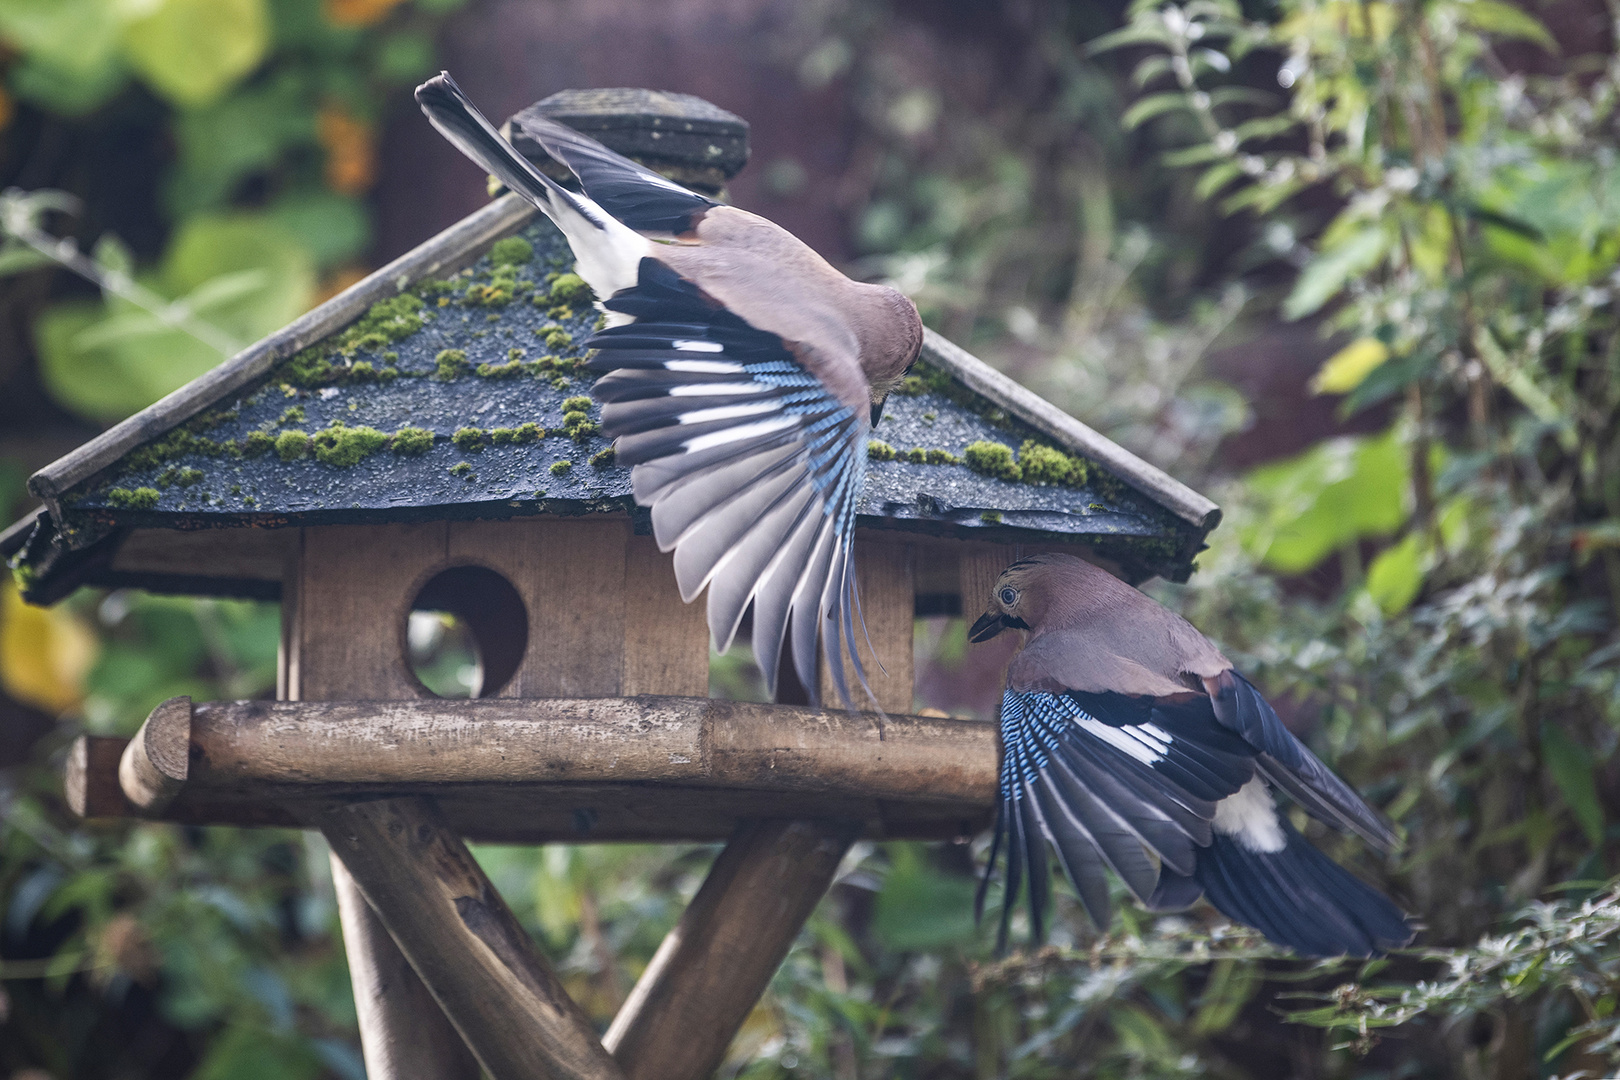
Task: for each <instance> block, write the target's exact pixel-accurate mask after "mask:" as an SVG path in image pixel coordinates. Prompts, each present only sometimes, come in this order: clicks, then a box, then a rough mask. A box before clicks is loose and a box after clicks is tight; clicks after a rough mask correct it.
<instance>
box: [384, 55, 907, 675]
mask: <svg viewBox="0 0 1620 1080" xmlns="http://www.w3.org/2000/svg"><path fill="white" fill-rule="evenodd" d="M416 100H417V101H418V102H419V103H420V104H421V106H422V110H423V112H425V113H426V114H427V117H428V119H429V120H430V121H432V123H433V126H434V127H436V128H438V129H439V131H440V132H441V133H442V134H443V135H444V136H445V137H446V138H447V139H449V140H450V141H451V142H452V143H454V144H455V145H456V146H457V147H458V148H460V150H461V152H462V153H464V154H466V155H467V156H468V157H469V158H471V159H472V160H473V161H475V162H477V163H478V164H479V165H481V166H482V167H483V168H484V169H485V170H487V171H488V172H490V173H493V174H494V175H495V176H496V177H498V178H499V179H500V180H501V182H502V183H504V184H505V185H506V186H507V187H509V188H511V189H512V190H513V191H515V192H518V193H519V194H521V195H522V196H524V197H525V198H527V199H528V200H530V201H531V202H533V203H534V204H535V205H536V206H537V207H539V208H540V209H541V210H542V211H543V212H544V213H545V215H546V216H547V217H549V218H550V219H551V220H552V221H553V222H554V223H555V224H556V226H557V228H559V229H560V230H562V234H563V235H564V236H565V237H567V239H568V244H569V246H570V247H571V248H572V249H573V252H574V257H575V258H576V259H577V260H578V263H577V270H578V273H579V276H580V277H582V278H583V279H584V280H585V283H586V284H587V285H589V286H590V287H591V288H592V289H593V290H595V292H596V295H597V296H598V297H600V298H602V299H601V301H600V304H599V306H600V307H601V308H602V309H603V310H604V311H606V312H607V313H608V317H607V322H608V324H609V325H608V326H607V327H606V328H605V329H603V330H600V331H598V332H597V333H596V334H595V335H593V336H592V337H591V338H589V339H588V340H587V341H586V342H585V344H586V345H587V346H589V347H590V348H592V349H596V350H598V351H597V352H596V354H595V356H594V357H593V358H592V359H591V360H590V365H591V367H592V369H593V370H596V371H600V372H604V373H605V374H604V376H603V377H602V379H601V380H599V381H598V382H597V383H596V386H595V388H594V390H593V391H592V392H593V393H594V394H595V395H596V397H597V399H598V400H599V401H602V402H603V403H604V405H603V408H602V427H603V429H604V431H605V432H606V433H607V434H608V435H610V436H614V437H615V438H616V442H615V444H614V448H615V451H616V453H617V458H618V461H619V462H620V463H621V464H626V465H632V466H634V469H633V470H632V472H631V485H632V490H633V492H634V495H635V498H636V501H637V502H638V503H640V504H641V505H643V506H649V507H651V508H652V521H653V532H654V535H655V536H656V538H657V540H658V544H659V546H660V547H661V548H662V549H663V550H664V551H669V550H671V549H673V550H674V552H675V560H674V561H675V576H676V579H677V581H678V582H679V584H680V589H681V596H682V598H683V599H685V600H687V601H688V602H690V601H691V600H692V598H693V597H695V596H696V595H697V594H698V593H699V592H701V591H702V589H703V587H704V586H705V585H707V586H708V589H709V600H708V617H709V632H710V636H711V637H712V639H713V641H714V645H715V647H716V648H717V649H720V650H722V651H723V650H724V649H725V648H727V647H728V646H729V645H730V643H731V640H732V638H733V637H734V636H735V635H736V633H737V627H738V625H739V624H740V623H741V621H742V617H743V612H744V611H745V610H746V609H747V607H748V605H749V602H750V601H752V602H753V604H754V629H753V646H754V657H755V659H756V660H757V661H758V663H759V666H760V668H761V670H762V671H763V672H764V675H765V682H766V684H767V686H769V687H770V688H771V689H772V690H773V691H774V689H775V687H776V676H777V658H778V657H779V656H780V655H781V652H782V644H783V641H784V639H785V638H786V635H787V632H788V629H789V625H790V623H791V627H792V635H793V636H792V651H793V666H794V668H795V669H796V670H797V671H798V674H799V678H800V680H801V681H802V682H803V683H804V685H805V686H806V687H808V688H810V692H811V694H812V695H814V694H815V688H816V685H817V681H818V680H817V679H816V667H815V665H816V636H817V630H818V626H821V625H822V624H823V621H824V625H825V630H824V633H825V643H826V646H827V654H828V656H829V657H834V658H836V657H838V656H841V655H842V654H843V652H844V651H845V650H847V651H848V652H849V654H850V655H851V657H852V659H854V663H853V667H854V670H855V671H856V673H857V675H858V676H859V677H860V678H861V679H862V681H863V683H864V680H865V676H864V674H863V673H862V669H861V665H860V661H859V660H858V659H855V658H854V652H855V650H854V640H855V639H854V632H853V626H854V610H855V606H856V604H855V597H854V592H855V575H854V562H853V558H854V552H853V534H854V525H855V505H856V500H857V499H858V498H859V496H860V493H861V488H862V485H863V482H864V480H865V475H866V442H867V433H868V432H869V431H870V430H871V424H872V420H873V417H874V415H875V414H876V412H877V411H878V410H880V409H881V407H882V403H883V400H884V398H885V397H886V396H887V395H888V393H889V391H890V390H891V389H893V387H894V386H895V384H896V383H898V382H899V381H900V378H901V376H903V375H904V374H905V371H906V369H907V368H908V367H910V366H911V363H912V361H913V360H915V359H916V358H917V353H918V351H919V350H920V349H921V348H922V321H921V320H920V319H919V318H918V317H917V308H916V306H915V305H913V304H912V302H911V301H910V300H908V299H907V298H906V297H905V296H904V295H902V294H901V293H899V292H896V291H895V290H894V289H890V288H887V287H885V286H882V285H868V284H862V283H861V282H857V281H851V280H850V279H849V278H847V277H845V276H844V275H843V274H841V273H839V272H838V271H837V270H835V269H834V268H833V267H832V266H831V265H830V264H829V263H828V262H827V261H826V260H825V259H823V258H821V256H819V255H817V254H816V253H815V252H814V251H812V250H811V249H810V248H809V247H808V246H806V245H805V244H804V243H802V242H801V241H800V240H798V239H797V238H796V237H794V236H793V235H792V234H791V233H789V232H787V231H786V230H785V229H782V228H780V227H779V226H777V225H774V224H772V223H771V222H769V221H766V220H765V219H764V218H762V217H759V216H757V215H755V214H750V213H748V212H747V211H744V210H738V209H736V208H734V207H730V206H725V205H722V204H720V203H717V202H715V201H714V200H713V199H708V198H705V197H703V196H702V195H699V194H696V193H695V192H692V191H688V190H687V189H686V188H683V187H681V186H680V185H678V184H675V183H674V182H672V181H670V180H666V179H664V178H663V177H662V176H659V175H657V174H656V173H653V172H651V171H649V170H647V169H644V168H642V167H641V166H640V165H637V164H635V163H634V162H632V161H630V160H629V159H628V158H624V157H621V156H619V155H618V154H616V153H614V152H613V151H611V150H609V149H607V147H605V146H603V145H602V144H601V143H599V142H597V141H596V140H594V139H591V138H588V137H587V136H584V135H581V134H580V133H579V132H577V131H574V130H573V129H572V128H569V127H566V126H564V125H563V124H560V123H557V122H555V121H551V120H546V119H540V118H526V119H525V120H524V121H523V124H524V129H525V131H527V133H528V134H529V135H531V136H532V137H533V138H534V139H535V140H536V141H538V142H539V143H540V145H541V146H543V147H545V150H546V153H548V154H549V155H551V156H552V157H553V158H555V159H556V160H557V161H559V162H561V163H562V164H563V165H565V166H567V167H568V168H569V169H570V170H572V172H573V173H574V175H575V176H576V177H578V179H579V183H580V187H581V188H583V190H584V194H576V193H574V192H571V191H568V190H567V189H565V188H563V187H562V186H561V185H559V184H557V183H556V182H555V181H553V180H552V179H550V178H549V177H547V176H546V175H544V174H543V173H541V172H540V171H539V170H538V169H536V168H535V167H534V166H533V165H532V164H530V163H529V161H528V160H527V159H525V158H524V157H522V156H521V155H520V154H518V153H517V152H516V151H515V150H513V149H512V147H511V145H510V144H509V143H508V142H506V140H504V139H502V138H501V137H500V135H499V134H497V133H496V131H495V129H494V128H493V127H491V126H490V124H489V121H488V120H486V119H485V118H484V117H483V116H482V115H481V114H480V113H479V112H478V110H477V109H475V108H474V107H473V106H472V103H471V102H469V101H468V100H467V98H466V96H465V95H464V94H462V92H461V89H460V88H459V87H458V86H456V84H455V81H454V80H452V79H451V78H450V76H449V75H448V74H440V75H438V76H437V77H435V78H432V79H429V80H428V81H427V82H425V83H423V84H422V85H421V86H419V87H417V90H416ZM829 666H830V667H831V669H832V673H833V677H834V680H835V683H836V685H837V687H838V690H839V693H840V695H841V696H842V697H843V698H844V700H845V701H846V702H848V701H849V693H848V688H847V687H846V686H845V685H844V678H843V664H842V663H838V662H834V663H832V664H831V665H829Z"/></svg>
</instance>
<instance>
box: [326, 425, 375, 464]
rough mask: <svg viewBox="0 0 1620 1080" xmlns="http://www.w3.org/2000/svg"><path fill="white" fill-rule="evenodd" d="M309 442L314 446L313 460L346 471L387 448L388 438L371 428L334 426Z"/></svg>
mask: <svg viewBox="0 0 1620 1080" xmlns="http://www.w3.org/2000/svg"><path fill="white" fill-rule="evenodd" d="M310 441H311V442H312V443H314V445H315V460H317V461H319V462H322V463H323V464H326V465H335V466H337V467H338V468H340V469H346V468H348V467H349V466H351V465H358V464H359V463H360V462H361V461H363V460H365V459H366V458H368V457H370V456H371V455H372V454H375V453H376V452H377V451H379V450H381V449H382V448H383V447H385V446H387V445H388V436H387V435H384V434H383V433H382V432H380V431H378V430H377V429H376V428H372V427H345V426H343V425H342V424H334V425H333V426H332V427H329V428H326V429H325V430H324V431H319V432H317V433H316V434H315V437H314V438H313V439H312V440H310Z"/></svg>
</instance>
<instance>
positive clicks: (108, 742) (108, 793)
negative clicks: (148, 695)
mask: <svg viewBox="0 0 1620 1080" xmlns="http://www.w3.org/2000/svg"><path fill="white" fill-rule="evenodd" d="M128 746H129V740H128V739H123V738H119V737H118V736H116V735H80V736H79V737H78V738H77V739H74V740H73V745H72V746H70V747H68V754H67V760H66V761H65V762H64V763H63V765H62V794H63V797H64V798H65V799H66V800H67V804H68V809H70V810H72V811H73V812H74V813H75V814H78V815H79V816H80V817H82V818H86V819H88V820H92V821H93V820H96V819H98V818H120V817H133V816H135V815H137V814H139V813H140V811H139V810H138V809H137V808H136V807H133V806H131V805H130V804H129V800H128V799H126V798H125V797H124V789H123V787H122V786H120V784H119V782H118V766H119V763H120V762H121V761H122V760H123V757H124V750H125V748H127V747H128Z"/></svg>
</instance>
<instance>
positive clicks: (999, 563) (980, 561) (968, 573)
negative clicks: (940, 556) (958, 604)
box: [957, 543, 1015, 625]
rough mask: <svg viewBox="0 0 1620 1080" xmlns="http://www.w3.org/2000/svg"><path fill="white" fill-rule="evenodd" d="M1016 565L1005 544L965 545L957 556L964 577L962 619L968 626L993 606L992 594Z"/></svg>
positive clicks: (1009, 549) (962, 580) (960, 572)
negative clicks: (999, 582) (999, 581)
mask: <svg viewBox="0 0 1620 1080" xmlns="http://www.w3.org/2000/svg"><path fill="white" fill-rule="evenodd" d="M1014 561H1015V558H1014V554H1013V551H1012V549H1011V547H1009V546H1008V545H1004V544H984V543H965V544H963V545H962V548H961V552H960V554H959V555H958V556H957V567H958V569H957V573H958V574H959V575H960V576H961V589H962V617H963V618H965V619H967V621H968V623H969V625H971V624H972V622H973V620H974V619H976V618H978V617H979V615H980V614H981V613H983V612H984V611H985V610H986V609H987V608H989V606H990V593H991V591H992V590H993V589H994V588H995V586H996V580H997V579H998V578H1000V577H1001V572H1002V571H1003V570H1005V569H1007V567H1008V566H1010V565H1012V563H1013V562H1014Z"/></svg>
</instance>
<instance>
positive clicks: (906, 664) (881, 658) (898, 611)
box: [821, 534, 916, 716]
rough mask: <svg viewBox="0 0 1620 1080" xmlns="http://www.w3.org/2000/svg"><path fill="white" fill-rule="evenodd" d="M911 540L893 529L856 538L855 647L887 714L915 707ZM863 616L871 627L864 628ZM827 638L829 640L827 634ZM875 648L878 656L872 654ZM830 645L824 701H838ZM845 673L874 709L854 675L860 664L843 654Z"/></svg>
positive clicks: (857, 701) (859, 701) (862, 702)
mask: <svg viewBox="0 0 1620 1080" xmlns="http://www.w3.org/2000/svg"><path fill="white" fill-rule="evenodd" d="M911 560H912V545H911V544H909V543H907V542H905V541H904V540H903V539H901V538H899V537H897V536H895V535H894V534H888V535H881V534H880V535H877V536H873V535H870V534H866V535H861V534H857V535H856V537H855V581H856V584H857V586H858V587H859V589H860V596H861V603H860V609H859V613H858V617H857V618H856V619H855V624H854V625H855V642H854V645H855V648H856V649H857V650H859V652H860V655H861V663H862V665H863V666H864V667H865V668H866V681H867V684H868V685H869V686H871V688H872V695H873V697H876V698H877V703H878V706H879V707H880V708H881V709H882V710H883V711H884V712H886V713H898V714H899V715H902V716H904V715H905V714H907V713H909V712H911V705H912V692H913V691H912V677H913V669H914V666H915V662H916V660H915V643H914V634H915V618H914V616H913V612H914V610H915V606H916V589H915V587H914V586H913V583H912V564H911ZM863 618H864V620H865V624H866V628H865V630H864V631H863V630H862V628H861V620H862V619H863ZM824 640H825V639H824ZM874 651H875V653H876V660H875V661H874V659H873V653H874ZM827 664H828V660H827V653H826V649H825V648H823V650H822V657H821V700H822V701H824V702H826V703H828V704H830V705H836V704H838V690H837V688H836V687H834V685H833V681H832V672H831V670H830V669H829V668H828V666H827ZM844 678H845V679H846V680H847V683H848V686H849V692H850V695H851V696H852V697H853V698H854V705H855V707H856V708H857V709H870V708H871V707H872V702H871V699H870V698H867V697H866V695H865V693H864V692H863V691H862V690H861V687H860V683H859V682H858V681H857V680H856V678H855V668H854V666H853V665H852V664H851V663H850V661H849V658H848V657H845V658H844Z"/></svg>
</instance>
